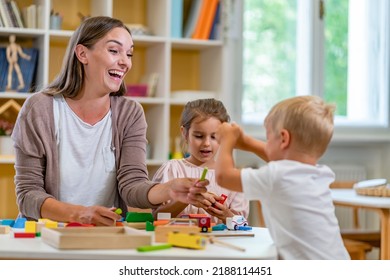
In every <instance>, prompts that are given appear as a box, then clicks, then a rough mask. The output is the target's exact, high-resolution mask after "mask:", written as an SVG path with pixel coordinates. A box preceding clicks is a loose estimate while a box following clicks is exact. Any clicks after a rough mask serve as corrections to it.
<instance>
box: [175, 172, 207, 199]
mask: <svg viewBox="0 0 390 280" xmlns="http://www.w3.org/2000/svg"><path fill="white" fill-rule="evenodd" d="M208 184H209V181H208V180H207V179H206V180H202V181H200V180H199V179H194V178H177V179H173V180H171V183H170V188H169V195H170V197H171V198H172V199H173V200H176V201H180V202H182V203H187V204H194V205H196V204H198V203H207V201H206V199H205V198H204V196H203V195H202V194H203V193H205V192H207V188H206V186H207V185H208Z"/></svg>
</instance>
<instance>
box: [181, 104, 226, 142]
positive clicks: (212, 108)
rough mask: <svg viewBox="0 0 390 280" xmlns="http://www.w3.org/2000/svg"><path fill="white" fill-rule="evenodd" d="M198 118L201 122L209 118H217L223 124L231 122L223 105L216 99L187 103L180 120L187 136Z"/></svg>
mask: <svg viewBox="0 0 390 280" xmlns="http://www.w3.org/2000/svg"><path fill="white" fill-rule="evenodd" d="M196 118H200V120H199V121H202V120H206V119H209V118H216V119H218V120H220V121H221V122H229V121H230V116H229V115H228V113H227V111H226V108H225V106H224V105H223V103H222V102H221V101H219V100H216V99H214V98H209V99H197V100H194V101H190V102H187V104H186V105H185V106H184V109H183V112H182V114H181V119H180V126H181V127H183V128H184V130H185V134H186V135H187V134H188V131H189V130H190V127H191V124H192V122H193V121H194V119H196Z"/></svg>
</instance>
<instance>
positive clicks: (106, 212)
mask: <svg viewBox="0 0 390 280" xmlns="http://www.w3.org/2000/svg"><path fill="white" fill-rule="evenodd" d="M115 209H116V208H106V207H103V206H88V207H81V208H80V210H79V211H78V213H77V215H76V217H75V219H74V220H73V221H71V222H78V223H82V224H94V225H96V226H115V225H116V221H118V220H120V219H121V216H120V215H118V214H116V213H115V212H114V210H115Z"/></svg>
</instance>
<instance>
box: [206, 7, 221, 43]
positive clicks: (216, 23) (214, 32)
mask: <svg viewBox="0 0 390 280" xmlns="http://www.w3.org/2000/svg"><path fill="white" fill-rule="evenodd" d="M220 13H221V2H220V1H219V2H218V6H217V10H216V11H215V16H214V20H213V25H212V26H211V31H210V35H209V40H217V39H219V38H220V37H221V34H220V33H221V31H220V29H221V20H220V18H221V14H220Z"/></svg>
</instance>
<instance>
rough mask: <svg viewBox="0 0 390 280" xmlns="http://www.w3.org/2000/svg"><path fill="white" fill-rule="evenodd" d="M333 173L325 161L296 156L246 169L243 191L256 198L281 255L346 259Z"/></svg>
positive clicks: (249, 196) (242, 177) (242, 175)
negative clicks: (332, 186) (296, 158)
mask: <svg viewBox="0 0 390 280" xmlns="http://www.w3.org/2000/svg"><path fill="white" fill-rule="evenodd" d="M334 176H335V175H334V173H333V172H332V170H330V169H329V168H328V167H327V166H323V165H317V166H312V165H308V164H303V163H300V162H297V161H291V160H280V161H273V162H270V163H269V164H268V165H266V166H264V167H261V168H259V169H251V168H245V169H242V171H241V180H242V185H243V191H244V194H245V196H246V197H247V198H248V199H249V200H260V201H261V203H262V210H263V215H264V220H265V223H266V225H267V227H268V228H269V230H270V234H271V236H272V238H273V240H274V242H275V245H276V247H277V250H278V253H279V255H280V257H281V258H282V259H302V260H310V259H317V260H318V259H332V260H339V259H349V258H350V257H349V254H348V252H347V250H346V249H345V247H344V244H343V241H342V238H341V235H340V228H339V224H338V220H337V218H336V216H335V208H334V205H333V202H332V197H331V193H330V189H329V184H330V183H331V182H333V181H334Z"/></svg>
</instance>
